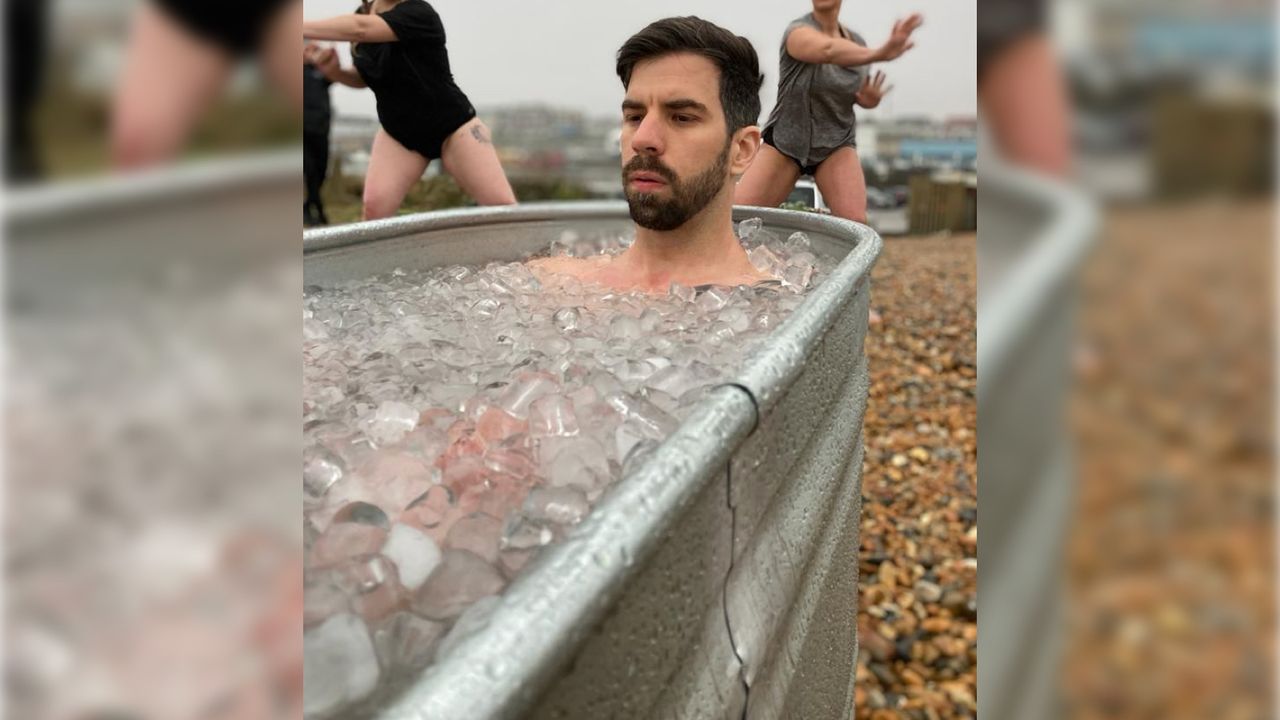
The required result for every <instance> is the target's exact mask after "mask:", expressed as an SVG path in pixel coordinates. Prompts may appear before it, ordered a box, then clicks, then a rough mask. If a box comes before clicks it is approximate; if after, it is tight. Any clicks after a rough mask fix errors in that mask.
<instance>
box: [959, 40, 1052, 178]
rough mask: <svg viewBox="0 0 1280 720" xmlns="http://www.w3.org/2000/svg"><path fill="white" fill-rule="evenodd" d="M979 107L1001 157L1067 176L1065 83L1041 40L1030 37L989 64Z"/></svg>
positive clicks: (980, 89)
mask: <svg viewBox="0 0 1280 720" xmlns="http://www.w3.org/2000/svg"><path fill="white" fill-rule="evenodd" d="M978 101H979V102H980V103H981V107H982V111H983V113H984V114H985V116H986V120H987V122H989V123H990V126H991V134H992V137H993V140H994V141H995V143H996V145H997V146H998V147H999V149H1000V151H1001V153H1002V154H1003V155H1004V156H1005V157H1007V158H1008V159H1009V160H1010V161H1012V162H1015V163H1018V164H1020V165H1023V166H1026V167H1030V168H1033V169H1036V170H1040V171H1042V172H1046V173H1049V174H1051V175H1058V176H1066V175H1068V174H1069V173H1070V171H1071V130H1070V117H1071V111H1070V108H1069V107H1068V104H1069V100H1068V97H1067V89H1066V81H1065V79H1064V77H1063V73H1062V69H1061V68H1060V67H1059V65H1058V60H1057V58H1056V57H1055V56H1054V51H1053V47H1052V45H1051V44H1050V42H1049V39H1048V38H1047V37H1045V36H1044V35H1028V36H1027V37H1025V38H1023V39H1021V40H1018V41H1016V42H1014V43H1013V44H1011V45H1010V46H1009V47H1007V48H1005V49H1004V50H1003V51H1001V52H1000V54H999V55H997V56H996V57H995V58H993V59H992V60H991V61H990V63H989V64H988V66H987V68H986V70H985V71H984V73H983V77H982V80H981V82H980V84H979V86H978Z"/></svg>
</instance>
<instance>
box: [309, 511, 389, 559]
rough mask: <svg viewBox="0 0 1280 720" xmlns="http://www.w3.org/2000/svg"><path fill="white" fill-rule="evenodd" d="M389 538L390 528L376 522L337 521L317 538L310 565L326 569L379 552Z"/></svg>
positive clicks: (312, 549)
mask: <svg viewBox="0 0 1280 720" xmlns="http://www.w3.org/2000/svg"><path fill="white" fill-rule="evenodd" d="M386 539H387V530H386V529H385V528H383V527H380V526H378V525H376V524H374V525H370V524H366V523H362V522H336V523H333V524H332V525H330V526H329V527H328V528H327V529H326V530H325V531H324V532H322V533H320V536H319V537H317V538H316V541H315V543H314V544H313V545H312V546H311V554H310V557H308V558H307V559H308V564H309V565H311V566H313V567H318V568H322V567H326V566H331V565H337V564H340V563H342V562H345V561H347V560H351V559H354V558H357V557H360V556H361V555H370V554H372V553H376V552H378V549H379V548H381V547H382V544H383V543H384V542H386Z"/></svg>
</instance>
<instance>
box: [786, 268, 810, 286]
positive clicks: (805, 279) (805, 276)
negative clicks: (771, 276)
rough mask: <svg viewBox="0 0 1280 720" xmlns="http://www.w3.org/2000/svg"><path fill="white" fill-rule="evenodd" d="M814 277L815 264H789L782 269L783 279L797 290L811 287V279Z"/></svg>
mask: <svg viewBox="0 0 1280 720" xmlns="http://www.w3.org/2000/svg"><path fill="white" fill-rule="evenodd" d="M811 277H813V266H812V265H808V264H803V263H802V264H799V265H788V266H787V268H786V270H783V271H782V280H783V282H785V283H786V284H787V285H789V286H791V287H792V288H795V289H796V290H803V289H805V288H807V287H809V279H810V278H811Z"/></svg>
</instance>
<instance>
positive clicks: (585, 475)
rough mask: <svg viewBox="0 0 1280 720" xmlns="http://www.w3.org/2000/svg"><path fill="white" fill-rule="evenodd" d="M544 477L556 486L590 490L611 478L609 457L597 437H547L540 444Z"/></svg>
mask: <svg viewBox="0 0 1280 720" xmlns="http://www.w3.org/2000/svg"><path fill="white" fill-rule="evenodd" d="M538 453H539V458H540V465H541V468H542V476H543V477H544V478H546V480H547V482H548V484H550V485H551V486H553V487H569V488H577V489H578V490H581V491H582V492H584V493H590V492H592V491H594V490H596V489H597V488H599V487H600V486H601V485H602V484H604V482H605V481H606V480H607V479H608V477H609V458H608V457H607V456H606V455H605V449H604V447H602V446H601V445H600V443H599V442H597V441H596V440H595V439H594V438H591V437H586V436H579V437H575V438H548V439H546V440H543V441H542V443H541V444H540V445H539V446H538Z"/></svg>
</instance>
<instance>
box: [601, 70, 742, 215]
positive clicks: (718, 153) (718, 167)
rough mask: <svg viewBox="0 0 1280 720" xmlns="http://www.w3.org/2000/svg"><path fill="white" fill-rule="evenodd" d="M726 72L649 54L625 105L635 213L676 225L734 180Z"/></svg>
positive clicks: (627, 181)
mask: <svg viewBox="0 0 1280 720" xmlns="http://www.w3.org/2000/svg"><path fill="white" fill-rule="evenodd" d="M729 140H730V138H729V136H728V131H727V130H726V126H725V117H724V110H723V108H722V107H721V106H720V71H719V69H718V68H717V67H716V66H715V63H713V62H711V61H710V60H708V59H707V58H704V57H702V56H701V55H696V54H693V53H677V54H672V55H664V56H662V57H659V58H656V59H653V60H645V61H643V62H641V63H639V64H637V65H636V67H635V69H634V70H633V71H632V73H631V86H630V87H629V88H627V96H626V99H625V100H624V101H623V104H622V183H623V189H624V191H625V192H626V196H627V203H628V204H629V205H630V208H631V219H632V220H634V221H635V223H636V224H637V225H639V226H640V227H643V228H647V229H649V230H658V231H667V230H674V229H676V228H678V227H680V226H682V225H684V224H685V223H686V222H688V220H689V218H692V217H693V216H695V215H697V214H698V213H699V212H701V211H702V210H703V209H704V208H705V207H706V206H707V205H708V204H710V202H711V201H712V200H713V199H714V198H715V197H716V196H717V195H718V194H719V193H720V192H721V191H722V190H724V188H725V186H726V184H727V181H728V178H729V148H730V143H729Z"/></svg>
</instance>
